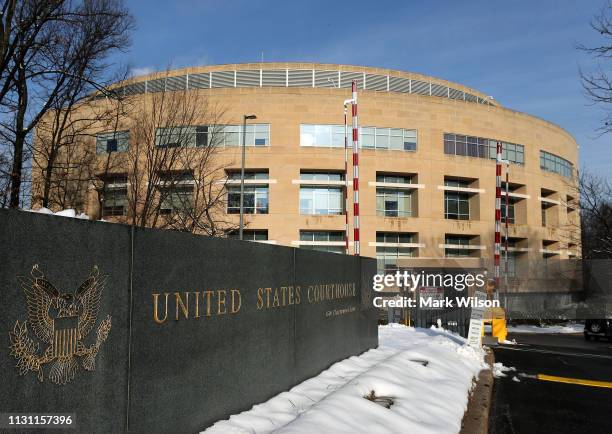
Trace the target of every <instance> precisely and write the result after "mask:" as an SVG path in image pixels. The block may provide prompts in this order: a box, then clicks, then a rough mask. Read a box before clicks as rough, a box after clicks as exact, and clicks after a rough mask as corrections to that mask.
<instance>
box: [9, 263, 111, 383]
mask: <svg viewBox="0 0 612 434" xmlns="http://www.w3.org/2000/svg"><path fill="white" fill-rule="evenodd" d="M17 279H18V281H19V282H20V284H21V287H22V289H23V291H24V294H25V298H26V305H27V318H28V319H27V321H24V322H23V323H20V322H19V321H17V322H16V323H15V327H14V329H13V331H12V332H10V333H9V334H10V337H11V354H12V355H14V356H15V357H16V358H17V359H18V363H17V368H18V369H19V370H20V374H21V375H25V373H27V372H28V371H30V370H32V371H37V372H38V379H39V380H40V381H43V370H42V366H43V365H45V364H47V363H51V362H53V364H52V365H51V370H50V372H49V378H50V379H51V381H52V382H53V383H56V384H66V383H68V382H70V381H72V379H73V378H74V376H75V374H76V371H77V369H78V363H77V359H79V358H80V359H81V363H82V366H83V368H84V369H85V370H88V371H93V370H94V369H95V358H96V355H97V353H98V350H99V348H100V345H101V344H102V343H103V342H104V341H105V340H106V338H107V336H108V333H109V331H110V327H111V318H110V316H107V318H106V319H104V320H103V321H102V322H101V323H100V326H99V327H98V332H97V339H96V343H95V344H94V345H92V346H91V347H86V346H85V344H84V342H83V340H84V339H85V338H86V337H87V335H88V334H89V332H90V331H91V329H92V328H93V327H94V325H95V323H96V320H97V317H98V312H99V310H100V301H101V297H102V292H103V290H104V285H105V283H106V279H107V276H100V273H99V270H98V267H97V266H94V267H93V270H92V272H91V274H90V276H89V277H88V278H87V279H85V281H84V282H83V283H81V285H80V286H79V287H78V288H77V289H76V290H75V291H74V293H72V292H60V291H58V290H57V289H56V288H55V286H53V285H52V284H51V283H50V282H49V281H48V280H47V279H45V276H44V274H43V273H42V272H41V271H40V269H39V268H38V265H34V266H33V267H32V270H31V272H30V276H29V277H21V276H18V277H17ZM28 326H29V328H30V329H31V330H32V331H33V332H34V334H35V335H36V337H37V338H38V340H39V341H41V342H42V343H44V344H47V348H46V350H45V351H44V353H43V355H42V357H40V356H38V355H37V352H38V345H36V344H34V341H33V340H32V339H30V338H29V337H28V335H27V328H28Z"/></svg>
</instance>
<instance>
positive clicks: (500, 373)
mask: <svg viewBox="0 0 612 434" xmlns="http://www.w3.org/2000/svg"><path fill="white" fill-rule="evenodd" d="M512 371H516V368H515V367H508V366H504V364H503V363H499V362H496V363H494V364H493V376H494V377H495V378H500V377H506V376H507V375H506V372H512Z"/></svg>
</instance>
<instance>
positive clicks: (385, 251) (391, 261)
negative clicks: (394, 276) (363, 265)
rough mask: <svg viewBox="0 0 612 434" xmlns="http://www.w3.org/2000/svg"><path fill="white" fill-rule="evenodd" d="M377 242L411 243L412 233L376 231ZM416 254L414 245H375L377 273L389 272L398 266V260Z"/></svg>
mask: <svg viewBox="0 0 612 434" xmlns="http://www.w3.org/2000/svg"><path fill="white" fill-rule="evenodd" d="M376 242H377V243H388V244H399V243H411V242H412V234H410V233H405V232H376ZM413 256H416V249H415V248H414V247H399V246H384V247H383V246H377V247H376V262H377V268H378V273H390V272H393V271H395V270H397V268H398V260H401V259H403V258H410V257H413Z"/></svg>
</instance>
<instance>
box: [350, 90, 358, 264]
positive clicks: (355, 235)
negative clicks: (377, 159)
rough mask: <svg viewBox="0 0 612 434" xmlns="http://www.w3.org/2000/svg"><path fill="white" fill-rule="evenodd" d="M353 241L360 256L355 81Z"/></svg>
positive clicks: (355, 94)
mask: <svg viewBox="0 0 612 434" xmlns="http://www.w3.org/2000/svg"><path fill="white" fill-rule="evenodd" d="M352 90H353V104H352V106H351V107H352V109H353V110H352V111H353V221H354V227H353V239H354V242H355V255H356V256H359V122H358V118H357V81H356V80H353V86H352Z"/></svg>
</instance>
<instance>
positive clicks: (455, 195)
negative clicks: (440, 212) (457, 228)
mask: <svg viewBox="0 0 612 434" xmlns="http://www.w3.org/2000/svg"><path fill="white" fill-rule="evenodd" d="M444 218H447V219H451V220H469V219H470V198H469V196H468V194H467V193H459V192H454V191H445V192H444Z"/></svg>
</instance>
